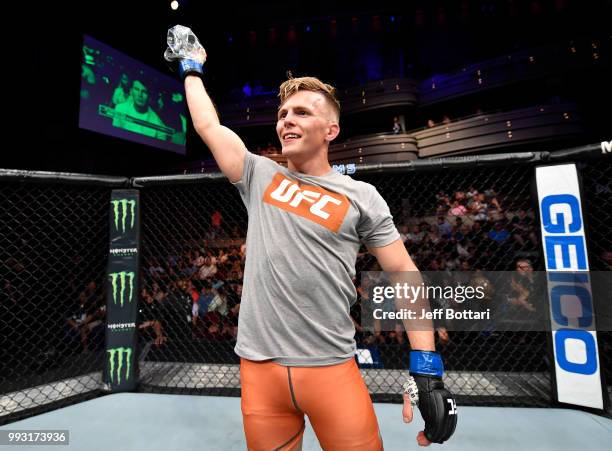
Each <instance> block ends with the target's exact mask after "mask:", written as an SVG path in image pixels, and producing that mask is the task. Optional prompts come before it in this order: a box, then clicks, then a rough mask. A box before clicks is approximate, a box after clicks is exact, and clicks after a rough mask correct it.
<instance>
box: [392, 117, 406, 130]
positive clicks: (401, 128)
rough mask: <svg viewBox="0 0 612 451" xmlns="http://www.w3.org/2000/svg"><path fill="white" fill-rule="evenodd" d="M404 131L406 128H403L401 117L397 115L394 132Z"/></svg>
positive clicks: (394, 121)
mask: <svg viewBox="0 0 612 451" xmlns="http://www.w3.org/2000/svg"><path fill="white" fill-rule="evenodd" d="M403 131H404V130H403V127H402V124H401V123H400V120H399V117H397V116H395V117H394V118H393V134H394V135H399V134H400V133H402V132H403Z"/></svg>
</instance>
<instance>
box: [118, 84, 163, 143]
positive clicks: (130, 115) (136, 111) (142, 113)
mask: <svg viewBox="0 0 612 451" xmlns="http://www.w3.org/2000/svg"><path fill="white" fill-rule="evenodd" d="M155 125H157V126H162V127H164V123H163V122H162V120H161V119H160V118H159V116H158V115H157V113H156V112H155V111H154V110H153V109H152V108H151V107H150V106H149V90H148V89H147V87H146V86H145V85H143V84H142V82H140V81H139V80H134V82H133V83H132V89H131V90H130V97H129V98H128V100H127V101H125V102H123V103H120V104H119V105H117V106H116V107H115V116H114V117H113V127H120V128H123V129H124V130H129V131H131V132H134V133H138V134H140V135H145V136H150V137H152V138H157V139H166V134H165V133H162V132H161V131H159V130H158V129H156V128H154V127H153V126H155Z"/></svg>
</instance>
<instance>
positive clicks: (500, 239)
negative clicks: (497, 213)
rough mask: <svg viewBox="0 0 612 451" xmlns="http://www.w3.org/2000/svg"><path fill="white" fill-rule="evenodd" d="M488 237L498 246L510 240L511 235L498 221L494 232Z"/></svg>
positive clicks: (490, 232)
mask: <svg viewBox="0 0 612 451" xmlns="http://www.w3.org/2000/svg"><path fill="white" fill-rule="evenodd" d="M488 236H489V238H490V239H492V240H493V241H495V242H496V243H497V244H504V243H505V242H506V241H507V240H508V238H510V233H509V232H508V231H507V230H506V228H505V227H504V224H503V223H502V222H501V221H497V222H496V223H495V226H494V228H493V230H491V231H489V234H488Z"/></svg>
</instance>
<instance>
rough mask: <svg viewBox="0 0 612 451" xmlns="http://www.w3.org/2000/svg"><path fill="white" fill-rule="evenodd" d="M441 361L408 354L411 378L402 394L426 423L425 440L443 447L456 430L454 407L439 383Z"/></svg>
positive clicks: (429, 354)
mask: <svg viewBox="0 0 612 451" xmlns="http://www.w3.org/2000/svg"><path fill="white" fill-rule="evenodd" d="M443 373H444V365H443V364H442V357H441V356H440V354H438V353H437V352H433V351H410V376H409V377H408V381H407V382H406V383H405V384H404V392H405V393H408V395H409V396H410V403H411V404H413V405H418V406H419V411H420V412H421V416H422V417H423V420H424V421H425V431H424V432H425V437H426V438H427V440H429V441H430V442H434V443H444V442H445V441H446V440H448V439H449V438H450V437H451V436H452V435H453V432H455V427H456V426H457V403H456V401H455V398H454V397H453V395H452V394H451V392H449V391H448V390H447V389H445V388H444V382H442V374H443Z"/></svg>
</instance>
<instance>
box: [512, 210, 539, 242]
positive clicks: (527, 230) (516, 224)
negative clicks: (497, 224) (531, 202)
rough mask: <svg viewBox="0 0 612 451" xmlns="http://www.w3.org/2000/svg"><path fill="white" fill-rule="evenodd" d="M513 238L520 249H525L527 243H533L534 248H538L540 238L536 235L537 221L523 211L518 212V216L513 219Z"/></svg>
mask: <svg viewBox="0 0 612 451" xmlns="http://www.w3.org/2000/svg"><path fill="white" fill-rule="evenodd" d="M511 224H512V238H513V239H514V241H515V242H516V244H517V245H518V246H519V247H520V248H524V247H525V245H526V243H531V245H532V248H533V249H536V248H537V246H538V237H537V235H536V233H535V221H534V220H533V218H530V217H529V216H527V212H526V211H525V210H523V209H521V210H519V211H518V215H517V216H514V217H513V218H512V223H511Z"/></svg>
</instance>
